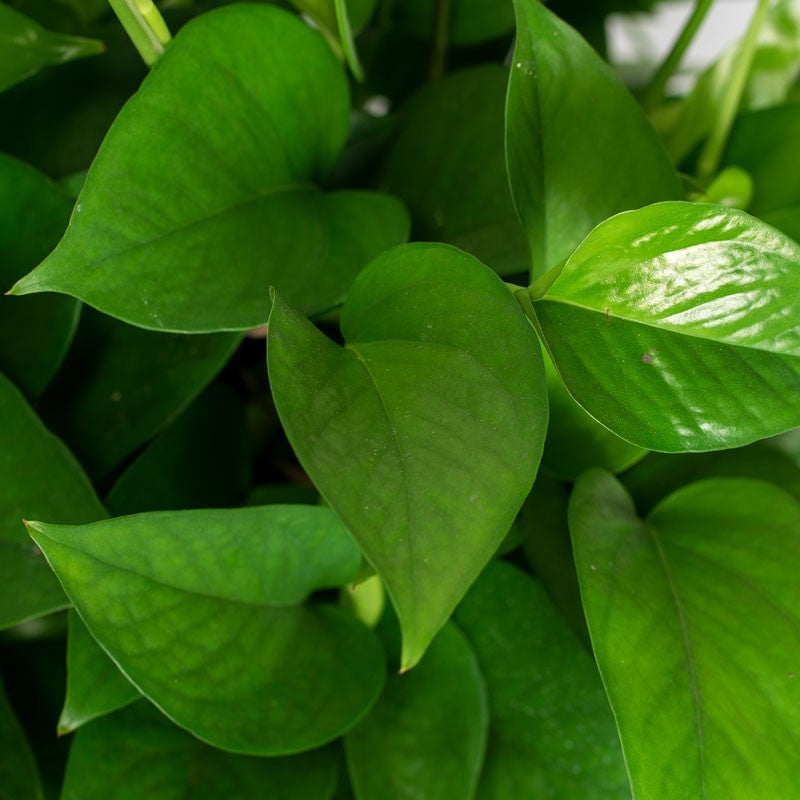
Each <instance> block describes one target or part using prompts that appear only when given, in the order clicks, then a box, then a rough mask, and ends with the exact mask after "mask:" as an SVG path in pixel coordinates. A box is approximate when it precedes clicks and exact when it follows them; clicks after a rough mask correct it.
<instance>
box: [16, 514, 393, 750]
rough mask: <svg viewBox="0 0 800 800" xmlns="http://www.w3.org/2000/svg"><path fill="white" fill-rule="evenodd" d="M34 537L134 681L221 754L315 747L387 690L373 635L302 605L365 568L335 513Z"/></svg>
mask: <svg viewBox="0 0 800 800" xmlns="http://www.w3.org/2000/svg"><path fill="white" fill-rule="evenodd" d="M28 529H29V532H30V534H31V536H32V537H33V539H34V541H35V542H36V543H37V544H38V545H39V547H40V548H41V549H42V551H43V552H44V554H45V556H46V558H47V560H48V562H49V563H50V566H51V567H52V568H53V570H54V571H55V572H56V574H57V575H58V577H59V579H60V580H61V583H62V585H63V586H64V589H65V591H66V592H67V594H68V595H69V597H70V599H71V600H72V602H73V604H74V605H75V608H76V609H77V611H78V613H79V614H80V616H81V618H82V619H83V621H84V622H85V623H86V626H87V628H89V631H90V632H91V633H92V635H93V636H94V638H95V639H96V640H97V641H98V642H99V643H100V645H101V646H102V647H103V649H104V650H105V651H106V652H107V653H108V654H109V655H110V656H111V658H112V659H113V660H114V661H115V663H116V664H117V665H118V666H119V668H120V669H121V670H122V671H123V672H124V673H125V675H126V677H127V678H128V679H129V680H130V681H131V683H133V684H134V686H136V688H137V689H139V691H140V692H141V693H142V694H144V695H145V697H147V698H148V699H150V700H151V701H152V702H153V703H154V704H155V705H157V706H158V707H159V708H160V709H161V710H162V711H164V713H165V714H167V715H168V716H169V717H170V718H172V719H173V720H174V721H175V722H177V723H178V724H179V725H181V726H183V727H185V728H187V729H188V730H189V731H190V732H191V733H193V734H194V735H195V736H197V737H198V738H200V739H203V740H204V741H207V742H209V743H210V744H212V745H215V746H216V747H221V748H223V749H226V750H232V751H234V752H240V753H249V754H253V755H280V754H284V753H292V752H299V751H301V750H309V749H311V748H313V747H317V746H319V745H321V744H324V743H325V742H328V741H330V740H332V739H334V738H336V737H337V736H339V735H340V734H342V733H343V732H344V731H345V730H347V729H348V728H349V727H350V726H352V725H353V724H355V723H356V722H357V721H358V720H359V718H360V717H361V716H363V714H364V713H365V712H366V711H367V710H368V709H369V708H370V706H371V705H372V704H373V703H374V702H375V700H376V698H377V696H378V694H379V693H380V690H381V688H382V686H383V682H384V678H385V668H384V657H383V652H382V648H381V647H380V644H379V643H378V641H377V640H376V639H375V637H374V635H373V634H372V632H371V631H369V629H367V628H366V627H365V626H363V625H362V624H361V623H359V622H358V621H357V620H356V619H354V618H353V617H352V616H350V615H348V614H347V613H345V612H343V611H342V610H341V609H339V608H336V607H334V606H330V605H319V604H307V603H305V602H304V601H305V600H306V599H307V597H308V595H309V594H310V593H311V592H313V591H316V590H318V589H324V588H333V587H338V586H341V585H344V584H346V583H348V582H349V581H351V580H352V578H353V576H354V575H355V574H356V572H357V570H358V567H359V564H360V562H361V554H360V552H359V550H358V547H357V546H356V545H355V542H354V541H353V539H352V537H351V536H350V534H349V532H348V531H347V529H346V528H345V527H344V526H343V525H342V523H341V522H340V521H339V520H338V518H337V517H336V515H335V514H334V513H333V512H332V511H331V510H330V509H327V508H319V507H313V506H265V507H262V508H245V509H233V510H221V511H220V510H216V511H183V512H153V513H149V514H139V515H136V516H132V517H120V518H117V519H113V520H109V521H107V522H103V523H98V524H95V525H87V526H82V527H68V526H59V525H48V524H45V523H39V522H30V523H28ZM221 566H222V567H223V569H220V567H221Z"/></svg>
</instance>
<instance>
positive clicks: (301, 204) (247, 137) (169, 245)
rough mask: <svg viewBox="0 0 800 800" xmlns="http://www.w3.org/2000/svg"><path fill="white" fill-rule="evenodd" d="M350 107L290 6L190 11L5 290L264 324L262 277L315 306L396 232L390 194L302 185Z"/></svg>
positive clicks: (400, 214)
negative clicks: (42, 247) (72, 199)
mask: <svg viewBox="0 0 800 800" xmlns="http://www.w3.org/2000/svg"><path fill="white" fill-rule="evenodd" d="M265 41H269V42H271V43H272V45H271V46H270V47H268V48H267V47H264V46H263V43H264V42H265ZM199 64H202V65H203V66H202V68H200V67H199V66H198V65H199ZM264 76H269V80H266V79H265V78H264ZM348 111H349V102H348V91H347V82H346V80H345V77H344V75H343V73H342V71H341V68H340V66H339V65H338V64H337V62H336V59H335V57H334V56H333V55H332V54H331V53H330V51H329V49H328V48H327V46H326V45H325V43H324V42H323V41H322V39H321V37H320V36H319V35H318V34H317V33H315V32H314V31H312V30H310V29H309V27H308V26H307V25H305V24H304V23H303V22H302V21H300V20H299V19H297V18H296V17H295V16H293V15H291V14H288V13H287V12H285V11H281V10H279V9H276V8H274V7H270V6H257V5H238V6H237V5H235V6H230V7H227V8H221V9H217V10H215V11H213V12H210V13H206V14H203V15H202V16H200V17H198V18H196V19H194V20H193V21H192V22H190V23H189V24H188V25H186V26H185V27H184V28H182V29H181V31H180V32H179V33H178V35H177V36H176V37H175V40H174V41H173V43H172V44H171V45H170V47H169V48H168V50H167V52H166V53H165V54H164V56H163V57H162V58H161V60H160V61H159V64H158V69H155V70H153V71H152V72H151V73H150V75H148V77H147V78H146V79H145V81H144V83H143V84H142V87H141V89H140V90H139V91H138V92H137V94H136V95H135V96H134V97H133V98H132V99H131V100H130V101H129V102H128V104H127V105H126V107H125V108H124V109H123V111H122V112H121V113H120V115H119V117H118V118H117V120H116V122H115V123H114V125H113V126H112V128H111V130H110V131H109V133H108V135H107V137H106V139H105V141H104V143H103V146H102V147H101V149H100V152H99V154H98V156H97V158H96V159H95V161H94V163H93V165H92V168H91V169H90V170H89V174H88V176H87V178H86V184H85V186H84V189H83V191H82V192H81V195H80V197H79V198H78V203H77V205H76V207H75V212H74V213H73V217H72V221H71V223H70V227H69V228H68V230H67V233H66V235H65V237H64V239H63V240H62V242H61V244H60V245H59V246H58V248H57V249H56V250H55V251H54V253H53V254H52V255H51V256H50V257H49V258H48V259H46V260H45V261H44V262H43V263H42V264H41V265H40V266H39V267H38V268H37V269H36V270H35V271H34V272H32V273H31V274H30V275H29V276H27V277H26V278H24V279H23V280H22V281H20V282H19V283H17V285H16V286H15V288H14V291H15V292H16V293H18V294H27V293H31V292H41V291H58V292H62V293H66V294H70V295H72V296H75V297H78V298H80V299H82V300H85V301H86V302H87V303H89V304H90V305H93V306H95V307H96V308H98V309H100V310H101V311H104V312H105V313H108V314H110V315H112V316H116V317H118V318H120V319H123V320H125V321H127V322H130V323H133V324H135V325H139V326H142V327H145V328H151V329H154V330H170V331H178V332H211V331H223V330H246V329H248V328H252V327H255V326H257V325H260V324H262V323H264V322H265V320H266V316H267V313H268V309H269V302H268V297H267V290H268V287H269V285H270V284H273V285H275V286H277V287H278V288H279V289H281V291H283V292H284V293H285V294H286V296H287V297H288V298H289V299H290V300H291V301H292V302H295V303H296V304H297V305H298V306H300V307H301V308H302V309H303V311H305V312H309V313H315V312H320V311H324V310H327V309H328V308H330V307H332V306H334V305H335V304H336V303H338V302H340V301H341V299H342V297H343V295H344V293H345V292H346V290H347V288H348V287H349V285H350V283H351V281H352V279H353V278H354V277H355V275H356V274H357V273H358V271H359V269H360V268H361V267H362V266H363V265H364V264H366V263H367V262H368V261H369V260H370V259H371V258H372V257H373V256H375V255H377V254H378V253H379V252H381V251H382V250H384V249H385V248H387V247H390V246H392V245H394V244H398V243H400V242H402V241H404V240H405V238H406V236H407V232H408V230H407V229H408V222H407V217H406V212H405V210H404V209H403V208H402V206H401V205H400V204H399V203H398V202H397V201H396V200H394V199H393V198H390V197H387V196H385V195H379V194H375V193H371V192H361V191H345V192H337V193H333V194H323V193H322V192H320V191H319V190H318V189H317V188H316V187H315V186H314V185H313V183H312V182H313V181H314V180H315V179H318V178H321V177H323V176H324V175H325V174H326V173H327V172H328V171H329V170H330V168H331V167H332V165H333V164H334V162H335V161H336V159H337V157H338V156H339V154H340V152H341V150H342V147H343V146H344V141H345V138H346V135H347V129H348ZM220 119H224V120H225V124H224V125H219V120H220ZM143 140H145V141H147V143H148V146H147V147H146V148H143V147H142V146H141V142H142V141H143ZM120 185H124V186H125V191H124V192H123V193H120V191H119V187H120ZM143 210H144V212H143ZM223 265H225V268H224V269H223Z"/></svg>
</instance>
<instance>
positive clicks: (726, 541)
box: [570, 471, 800, 800]
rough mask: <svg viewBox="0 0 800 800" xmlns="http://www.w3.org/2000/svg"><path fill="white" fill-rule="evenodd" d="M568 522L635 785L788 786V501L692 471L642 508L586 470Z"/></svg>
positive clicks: (794, 692)
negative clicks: (648, 508) (698, 477)
mask: <svg viewBox="0 0 800 800" xmlns="http://www.w3.org/2000/svg"><path fill="white" fill-rule="evenodd" d="M570 529H571V531H572V540H573V544H574V549H575V561H576V565H577V569H578V577H579V579H580V584H581V595H582V597H583V603H584V607H585V609H586V617H587V621H588V623H589V631H590V633H591V636H592V643H593V645H594V650H595V655H596V657H597V662H598V665H599V667H600V672H601V674H602V676H603V681H604V683H605V687H606V691H607V692H608V696H609V698H610V700H611V705H612V707H613V709H614V714H615V716H616V719H617V725H618V727H619V731H620V737H621V739H622V746H623V749H624V752H625V757H626V761H627V765H628V770H629V772H630V776H631V783H632V786H633V792H634V797H635V798H636V800H650V799H651V798H659V800H753V798H756V797H764V798H766V797H775V798H777V797H781V798H783V797H786V798H789V797H793V796H794V795H795V794H796V793H797V754H798V752H800V678H798V677H796V676H798V675H800V613H799V612H798V608H800V588H798V582H797V563H798V559H800V505H799V504H798V503H797V501H795V500H794V499H793V498H791V497H790V496H789V495H787V494H785V493H784V492H782V491H781V490H780V489H777V488H776V487H774V486H771V485H770V484H767V483H762V482H760V481H752V480H740V479H715V480H708V481H701V482H699V483H695V484H692V485H690V486H687V487H685V488H684V489H681V490H680V491H678V492H676V493H675V494H672V495H671V496H670V497H668V498H667V499H666V500H664V501H663V502H661V503H660V504H659V505H658V506H656V508H655V509H654V510H653V511H652V512H650V514H649V516H648V517H647V519H646V520H642V519H640V518H639V517H638V516H637V515H636V511H635V509H634V507H633V504H632V503H631V500H630V497H629V496H628V495H627V494H626V492H625V490H624V489H623V488H622V486H621V485H620V484H619V483H617V482H616V481H615V480H614V479H613V478H612V477H611V476H610V475H609V474H608V473H604V472H600V471H592V472H588V473H586V475H585V476H583V477H582V478H581V479H580V480H579V481H578V484H577V485H576V488H575V492H574V494H573V497H572V500H571V502H570Z"/></svg>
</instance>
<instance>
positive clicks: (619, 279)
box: [534, 203, 800, 452]
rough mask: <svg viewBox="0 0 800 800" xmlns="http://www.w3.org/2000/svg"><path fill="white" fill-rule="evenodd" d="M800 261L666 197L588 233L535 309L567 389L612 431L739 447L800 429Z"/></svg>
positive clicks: (724, 215)
mask: <svg viewBox="0 0 800 800" xmlns="http://www.w3.org/2000/svg"><path fill="white" fill-rule="evenodd" d="M799 265H800V245H797V244H796V243H795V242H793V241H791V240H790V239H787V238H786V237H785V236H784V235H783V234H781V233H780V232H779V231H777V230H775V229H774V228H772V227H770V226H769V225H765V224H764V223H762V222H760V221H759V220H757V219H754V218H753V217H751V216H749V215H747V214H745V213H744V212H742V211H738V210H736V209H727V208H723V207H722V206H712V205H705V204H696V203H659V204H657V205H654V206H649V207H647V208H643V209H641V210H639V211H631V212H628V213H625V214H620V215H618V216H616V217H614V218H612V219H610V220H608V221H607V222H604V223H603V224H602V225H599V226H598V227H597V228H596V229H595V230H594V231H592V233H591V234H590V235H589V236H588V237H587V238H586V240H585V241H584V242H583V243H582V244H581V246H580V247H579V248H578V249H577V250H576V251H575V252H574V253H573V254H572V256H570V258H569V260H568V261H567V262H566V265H565V266H564V268H563V269H562V270H561V272H560V274H559V275H558V277H557V278H556V279H555V281H554V282H553V283H552V284H551V286H550V288H549V289H548V290H547V293H546V294H545V295H544V297H543V298H541V299H540V300H538V301H537V302H535V303H534V308H535V315H536V319H537V320H538V323H539V326H540V329H541V331H542V333H543V335H544V338H545V340H546V342H547V347H548V349H549V350H550V354H551V355H552V357H553V361H554V362H555V364H556V366H557V367H558V370H559V372H560V373H561V376H562V377H563V379H564V381H565V383H566V386H567V388H568V389H569V391H570V394H572V396H573V397H574V398H575V399H576V400H577V401H578V402H579V403H580V404H581V405H582V406H583V408H584V409H586V411H588V412H589V414H591V415H592V416H593V417H595V419H597V420H599V421H600V422H601V423H603V424H604V425H606V426H607V427H608V428H610V429H611V430H612V431H614V432H615V433H616V434H617V435H619V436H621V437H622V438H624V439H626V440H628V441H630V442H633V443H635V444H638V445H640V446H641V447H646V448H648V449H650V450H660V451H664V452H680V451H700V450H715V449H717V450H718V449H723V448H727V447H736V446H738V445H743V444H748V443H750V442H752V441H755V440H756V439H761V438H764V437H766V436H772V435H774V434H777V433H781V432H783V431H785V430H788V429H790V428H793V427H796V426H797V425H799V424H800V409H799V408H798V405H797V403H796V398H797V397H798V396H799V395H798V393H799V392H800V358H799V357H800V336H798V333H799V332H800V307H798V306H797V305H796V304H794V303H793V301H792V299H791V298H794V297H796V296H797V295H798V292H800V270H798V266H799ZM534 288H535V287H534Z"/></svg>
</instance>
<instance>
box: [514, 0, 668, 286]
mask: <svg viewBox="0 0 800 800" xmlns="http://www.w3.org/2000/svg"><path fill="white" fill-rule="evenodd" d="M515 7H516V13H517V43H516V47H515V49H514V60H513V63H512V66H511V78H510V82H509V86H508V104H507V108H506V148H507V152H508V172H509V177H510V180H511V190H512V193H513V195H514V202H515V203H516V206H517V211H518V212H519V215H520V218H521V219H522V222H523V225H524V227H525V230H526V232H527V234H528V240H529V242H530V247H531V257H532V274H533V275H534V277H536V276H538V275H541V274H542V273H544V272H545V271H546V270H547V269H549V268H550V267H553V266H555V265H556V264H558V263H559V262H560V261H562V260H563V259H564V258H566V257H567V256H568V255H569V254H570V252H571V251H572V250H573V249H574V248H575V246H576V245H577V244H578V243H579V242H580V241H581V239H583V237H584V236H585V235H586V234H587V233H589V231H590V230H591V229H592V228H593V227H594V226H595V225H597V224H598V223H599V222H602V221H603V220H604V219H606V218H608V217H610V216H611V215H612V214H616V213H617V212H619V211H625V210H627V209H631V208H639V207H640V206H644V205H647V204H648V203H654V202H656V201H658V200H672V199H678V198H680V197H681V196H682V194H683V193H682V191H681V186H680V182H679V181H678V176H677V175H676V173H675V171H674V169H673V168H672V166H671V165H670V162H669V159H668V158H667V155H666V153H665V152H664V150H663V148H662V146H661V144H660V143H659V141H658V138H657V137H656V134H655V132H654V131H653V129H652V128H651V127H650V124H649V123H648V121H647V119H646V118H645V117H644V114H643V113H642V111H641V110H640V109H639V107H638V106H637V105H636V102H635V101H634V99H633V97H631V95H630V93H629V92H628V90H627V89H626V88H625V87H624V86H623V84H622V83H621V81H620V80H619V78H618V77H617V75H616V74H615V73H614V72H613V70H612V69H611V67H609V66H608V65H607V64H606V63H605V62H604V61H603V60H602V59H601V58H600V56H598V55H597V53H595V52H594V50H593V49H592V48H591V47H590V46H589V45H588V44H587V43H586V42H585V41H584V40H583V39H581V37H580V36H579V35H578V34H577V33H576V32H575V31H574V30H573V29H572V28H570V27H569V26H568V25H567V24H566V23H564V22H562V21H561V20H560V19H558V17H556V16H554V15H553V14H552V13H551V12H549V11H548V10H547V9H546V8H544V6H542V5H541V3H539V2H538V0H515ZM622 153H624V157H620V154H622Z"/></svg>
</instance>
